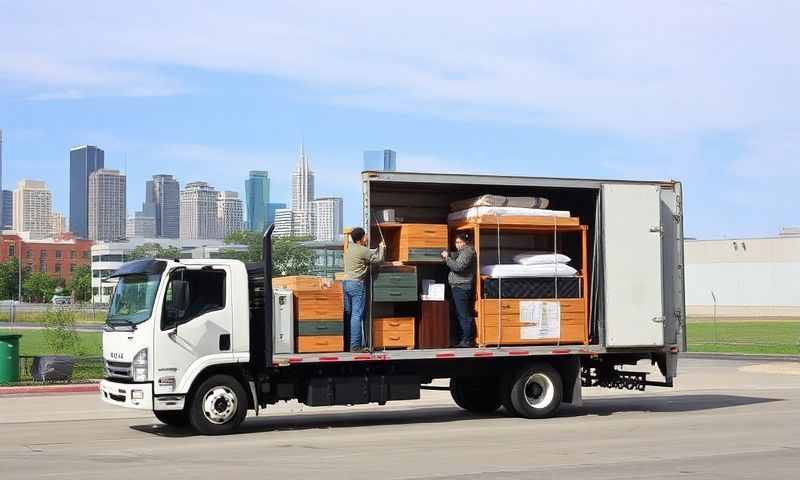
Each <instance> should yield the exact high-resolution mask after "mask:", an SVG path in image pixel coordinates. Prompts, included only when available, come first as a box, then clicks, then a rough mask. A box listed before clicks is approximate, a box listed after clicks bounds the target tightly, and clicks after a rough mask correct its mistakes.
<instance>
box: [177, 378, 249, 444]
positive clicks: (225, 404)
mask: <svg viewBox="0 0 800 480" xmlns="http://www.w3.org/2000/svg"><path fill="white" fill-rule="evenodd" d="M247 402H248V399H247V393H246V392H245V389H244V387H242V384H241V383H239V381H238V380H236V379H235V378H233V377H231V376H230V375H212V376H211V377H209V378H207V379H206V380H205V381H204V382H203V383H201V384H200V386H199V387H197V390H195V392H194V396H193V398H192V400H191V406H190V407H189V422H190V423H191V424H192V427H194V429H195V430H197V431H198V432H199V433H202V434H203V435H225V434H228V433H233V432H234V431H236V429H237V428H239V425H241V423H242V422H243V421H244V418H245V416H247Z"/></svg>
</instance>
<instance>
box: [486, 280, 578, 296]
mask: <svg viewBox="0 0 800 480" xmlns="http://www.w3.org/2000/svg"><path fill="white" fill-rule="evenodd" d="M580 281H581V279H580V278H578V277H561V278H559V279H558V295H556V279H555V277H552V278H545V277H539V278H503V279H499V278H488V279H486V280H485V281H484V282H483V298H580V297H581V296H580ZM501 285H502V287H501ZM501 288H502V290H501Z"/></svg>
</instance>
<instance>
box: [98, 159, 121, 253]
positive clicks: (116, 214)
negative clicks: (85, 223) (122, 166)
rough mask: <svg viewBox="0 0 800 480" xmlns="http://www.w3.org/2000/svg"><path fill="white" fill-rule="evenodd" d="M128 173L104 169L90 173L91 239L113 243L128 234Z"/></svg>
mask: <svg viewBox="0 0 800 480" xmlns="http://www.w3.org/2000/svg"><path fill="white" fill-rule="evenodd" d="M126 185H127V180H126V178H125V175H123V174H121V173H119V170H108V169H104V168H101V169H99V170H95V171H94V172H92V174H91V175H89V239H90V240H102V241H107V242H111V241H114V240H120V239H123V238H125V234H126V231H125V230H126V221H125V220H126V218H125V216H126V212H127V205H126V201H127V199H126Z"/></svg>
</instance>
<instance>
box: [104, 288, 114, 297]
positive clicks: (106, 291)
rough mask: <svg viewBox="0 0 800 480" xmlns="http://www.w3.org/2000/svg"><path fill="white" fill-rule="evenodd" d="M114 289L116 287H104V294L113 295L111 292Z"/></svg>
mask: <svg viewBox="0 0 800 480" xmlns="http://www.w3.org/2000/svg"><path fill="white" fill-rule="evenodd" d="M113 290H114V287H103V295H111V292H112V291H113Z"/></svg>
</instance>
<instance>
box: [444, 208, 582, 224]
mask: <svg viewBox="0 0 800 480" xmlns="http://www.w3.org/2000/svg"><path fill="white" fill-rule="evenodd" d="M483 216H494V217H561V218H569V216H570V213H569V212H568V211H566V210H546V209H542V208H520V207H472V208H468V209H466V210H458V211H457V212H453V213H451V214H450V215H448V216H447V223H453V222H457V221H460V220H474V219H477V218H479V217H483Z"/></svg>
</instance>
